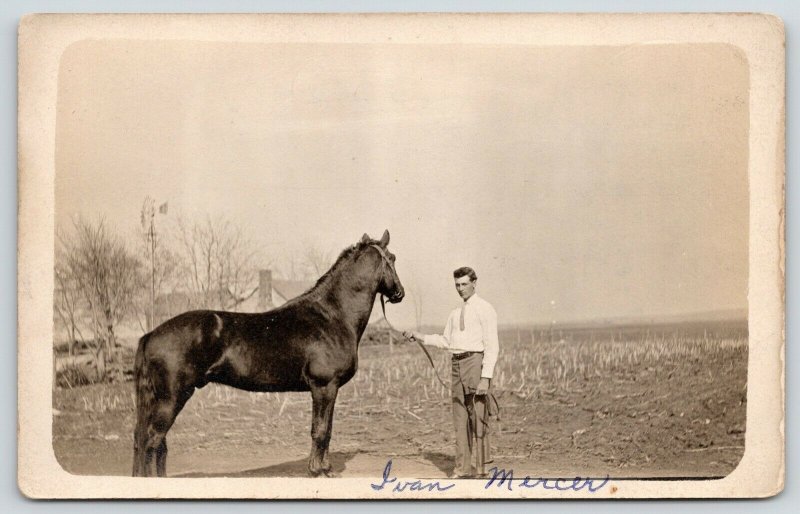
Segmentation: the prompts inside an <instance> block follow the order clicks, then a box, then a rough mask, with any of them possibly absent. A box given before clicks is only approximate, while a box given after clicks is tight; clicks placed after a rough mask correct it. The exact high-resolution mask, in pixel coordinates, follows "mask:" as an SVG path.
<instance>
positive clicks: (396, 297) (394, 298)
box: [389, 291, 406, 303]
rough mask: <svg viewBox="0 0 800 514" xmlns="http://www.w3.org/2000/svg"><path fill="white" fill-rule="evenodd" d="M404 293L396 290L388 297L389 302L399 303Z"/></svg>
mask: <svg viewBox="0 0 800 514" xmlns="http://www.w3.org/2000/svg"><path fill="white" fill-rule="evenodd" d="M405 295H406V293H405V292H403V291H398V292H397V293H395V294H393V295H392V296H390V297H389V303H400V302H401V301H402V300H403V298H404V297H405Z"/></svg>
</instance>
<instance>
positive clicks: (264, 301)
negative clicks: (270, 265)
mask: <svg viewBox="0 0 800 514" xmlns="http://www.w3.org/2000/svg"><path fill="white" fill-rule="evenodd" d="M272 307H273V305H272V271H270V270H268V269H262V270H261V271H259V272H258V309H259V310H261V311H265V310H267V309H271V308H272Z"/></svg>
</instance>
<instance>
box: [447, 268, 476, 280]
mask: <svg viewBox="0 0 800 514" xmlns="http://www.w3.org/2000/svg"><path fill="white" fill-rule="evenodd" d="M467 276H468V277H469V279H470V280H471V281H473V282H475V281H476V280H478V275H476V274H475V270H474V269H472V268H470V267H469V266H463V267H461V268H458V269H457V270H455V271H454V272H453V278H461V277H467Z"/></svg>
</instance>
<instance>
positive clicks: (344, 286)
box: [320, 258, 380, 336]
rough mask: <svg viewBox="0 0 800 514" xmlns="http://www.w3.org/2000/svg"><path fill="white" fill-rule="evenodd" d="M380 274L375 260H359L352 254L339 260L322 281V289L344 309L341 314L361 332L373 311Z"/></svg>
mask: <svg viewBox="0 0 800 514" xmlns="http://www.w3.org/2000/svg"><path fill="white" fill-rule="evenodd" d="M362 262H363V261H362ZM379 278H380V275H379V274H378V273H377V272H376V270H375V266H374V265H373V264H372V263H369V264H368V263H366V262H364V263H363V264H362V263H357V262H354V261H353V260H352V258H350V259H347V260H346V262H342V263H339V266H337V268H336V269H333V270H331V273H330V276H329V277H327V279H326V281H325V283H323V284H320V286H321V287H320V289H321V290H320V293H322V294H323V295H324V296H325V297H326V298H329V299H330V300H331V301H332V302H333V303H335V304H336V305H337V306H338V307H339V308H340V309H341V316H342V317H343V319H345V320H346V321H347V323H348V324H349V325H351V326H353V327H355V328H356V329H357V331H358V335H359V336H360V335H361V333H363V331H364V329H365V328H366V326H367V322H368V321H369V316H370V314H371V313H372V306H373V304H374V303H375V295H376V294H377V292H378V283H379Z"/></svg>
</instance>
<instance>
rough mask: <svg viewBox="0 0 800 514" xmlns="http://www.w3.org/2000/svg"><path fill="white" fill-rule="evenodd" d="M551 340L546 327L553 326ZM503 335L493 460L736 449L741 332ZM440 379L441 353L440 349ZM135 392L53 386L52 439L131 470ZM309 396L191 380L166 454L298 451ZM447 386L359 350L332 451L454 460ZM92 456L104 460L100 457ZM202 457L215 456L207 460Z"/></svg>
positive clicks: (664, 455)
mask: <svg viewBox="0 0 800 514" xmlns="http://www.w3.org/2000/svg"><path fill="white" fill-rule="evenodd" d="M550 339H552V334H550ZM550 339H548V338H547V337H546V334H545V336H544V337H542V334H539V337H538V338H537V337H535V334H534V337H529V333H527V332H526V333H524V334H522V335H521V333H520V332H515V331H509V332H503V333H502V334H501V354H500V358H499V360H498V365H497V368H496V370H495V378H494V381H493V385H492V387H493V389H494V392H495V395H496V397H497V398H498V400H499V403H500V406H501V412H500V419H499V420H497V421H495V422H494V425H493V436H492V446H493V454H494V457H495V462H497V463H498V464H500V465H502V466H515V469H525V470H528V472H529V473H531V474H535V473H537V469H563V470H565V472H567V471H569V470H574V471H575V472H578V471H580V470H591V471H592V472H598V473H602V472H605V473H607V474H609V475H611V476H628V475H632V474H635V475H637V476H642V475H643V474H644V475H651V476H724V475H726V474H728V473H729V472H730V471H732V470H733V469H734V468H735V466H736V464H737V463H738V461H739V459H740V458H741V456H742V454H743V452H744V427H745V409H746V399H747V391H746V376H747V334H746V330H744V331H741V333H736V332H733V333H731V332H730V331H729V332H726V333H725V334H724V335H723V336H718V335H712V336H710V337H709V335H708V334H707V333H703V335H698V334H693V333H692V334H686V333H681V332H680V331H679V330H675V331H673V332H672V333H668V332H667V333H660V334H651V333H650V331H649V330H648V331H647V332H645V331H642V332H641V333H634V334H631V333H627V334H622V333H620V334H616V333H614V332H613V331H609V332H607V333H596V332H592V333H591V335H590V336H589V335H588V334H583V333H578V334H571V335H570V336H569V340H561V339H559V340H558V341H551V340H550ZM433 357H434V362H435V363H436V367H437V369H438V371H439V374H440V375H441V376H442V377H443V378H445V380H447V377H448V376H449V357H448V356H447V355H446V354H445V353H444V352H441V351H434V353H433ZM134 405H135V397H134V394H133V385H132V383H131V382H127V383H118V384H110V385H93V386H86V387H79V388H74V389H59V390H57V391H56V392H55V393H54V404H53V406H54V409H55V413H56V416H55V417H54V426H53V431H54V448H55V451H56V455H57V457H58V459H59V461H60V462H61V463H62V466H64V467H65V469H67V470H68V471H71V472H74V473H81V474H127V473H128V470H129V464H130V458H131V447H132V436H131V434H132V431H133V424H134ZM310 408H311V400H310V397H309V395H308V394H307V393H248V392H245V391H240V390H236V389H232V388H229V387H225V386H219V385H216V384H211V385H209V386H207V387H205V388H204V389H202V390H198V391H197V392H196V393H195V395H194V396H193V397H192V399H191V400H190V401H189V403H188V404H187V405H186V407H185V408H184V410H183V412H182V413H181V415H180V416H179V417H178V419H177V421H176V423H175V425H174V426H173V428H172V430H171V431H170V434H169V438H168V439H169V445H170V455H171V457H172V456H174V455H176V454H181V453H186V454H197V455H198V456H199V457H198V462H203V459H202V458H201V457H200V456H201V455H202V453H203V452H211V453H214V452H230V454H231V455H234V454H235V453H236V452H237V451H238V452H247V453H252V454H258V455H270V456H280V457H282V458H283V457H285V459H286V460H287V461H290V460H300V459H303V458H305V456H306V455H307V454H308V450H309V447H310V439H309V430H310V417H311V416H310ZM450 412H451V411H450V394H449V390H448V389H447V388H445V387H442V386H441V384H439V382H438V380H437V379H436V376H435V374H434V371H433V369H432V368H431V367H430V365H429V364H428V362H427V360H426V358H425V356H424V355H423V353H422V352H421V351H420V350H419V348H417V347H416V345H412V344H405V343H404V344H395V346H394V348H393V349H392V351H391V352H390V349H389V348H388V347H387V346H375V345H373V346H362V348H361V349H360V350H359V370H358V372H357V373H356V375H355V377H354V378H353V379H352V380H351V382H350V383H348V384H347V385H345V386H344V387H343V388H342V389H341V390H340V393H339V397H338V399H337V403H336V411H335V419H334V432H333V438H332V442H331V450H332V451H333V452H340V453H344V454H357V453H366V454H373V455H376V456H380V457H387V458H388V457H394V456H402V457H406V458H410V459H416V460H420V461H427V462H428V463H433V464H434V465H436V466H437V467H439V468H440V469H442V471H443V472H446V471H448V470H449V467H450V466H452V458H451V455H452V446H453V437H452V424H451V415H450ZM98 459H100V460H98ZM203 466H205V467H208V466H212V467H213V466H214V462H213V461H212V462H205V463H204V464H203Z"/></svg>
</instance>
